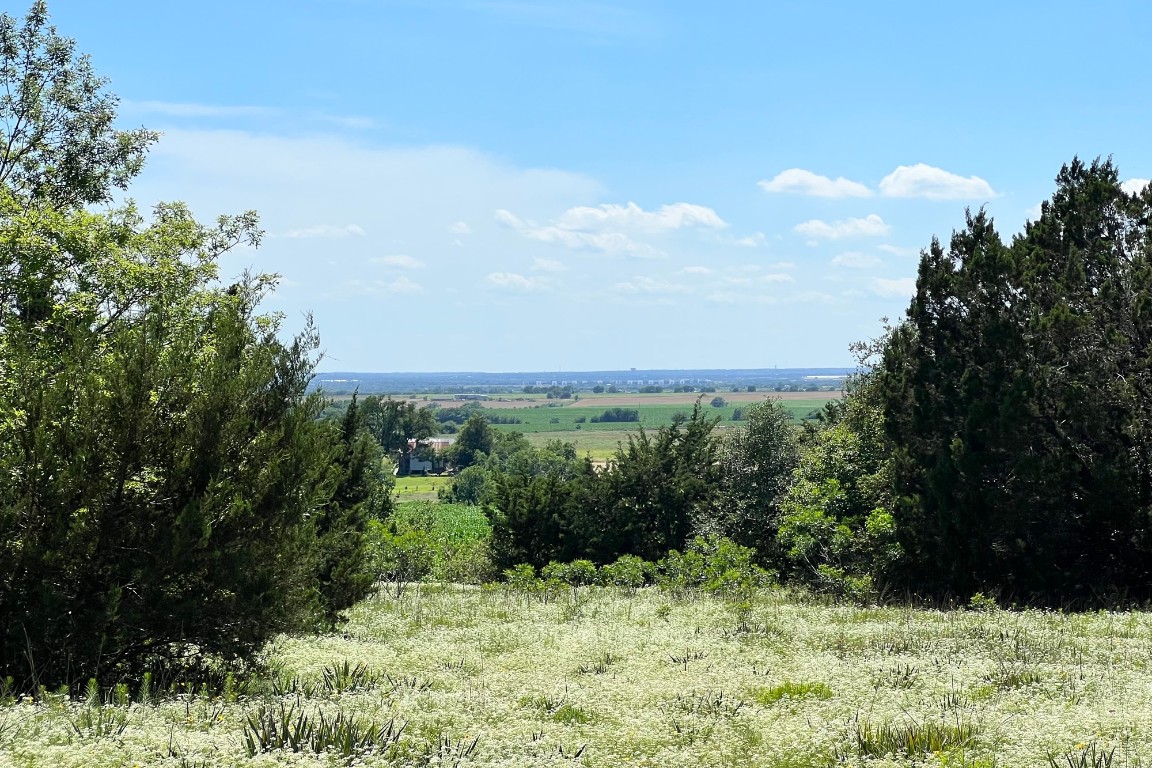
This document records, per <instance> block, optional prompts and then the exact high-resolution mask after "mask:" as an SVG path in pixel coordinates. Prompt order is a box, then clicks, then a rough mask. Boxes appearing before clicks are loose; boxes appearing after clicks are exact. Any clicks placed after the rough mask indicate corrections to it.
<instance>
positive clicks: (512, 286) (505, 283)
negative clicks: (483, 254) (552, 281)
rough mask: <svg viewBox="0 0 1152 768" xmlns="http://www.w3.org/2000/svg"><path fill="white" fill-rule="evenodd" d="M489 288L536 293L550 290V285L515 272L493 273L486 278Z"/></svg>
mask: <svg viewBox="0 0 1152 768" xmlns="http://www.w3.org/2000/svg"><path fill="white" fill-rule="evenodd" d="M484 282H486V283H487V284H488V285H489V286H491V287H493V288H499V289H501V290H506V291H515V292H517V293H535V292H538V291H544V290H547V289H548V284H547V283H546V282H545V281H544V280H541V279H540V278H537V277H525V276H524V275H519V274H516V273H515V272H492V273H490V274H489V275H488V276H487V277H485V278H484Z"/></svg>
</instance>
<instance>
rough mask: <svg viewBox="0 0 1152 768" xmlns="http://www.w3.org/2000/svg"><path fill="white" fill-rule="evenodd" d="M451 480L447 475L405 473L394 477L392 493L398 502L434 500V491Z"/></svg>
mask: <svg viewBox="0 0 1152 768" xmlns="http://www.w3.org/2000/svg"><path fill="white" fill-rule="evenodd" d="M451 482H452V478H451V477H449V476H448V475H442V476H441V475H429V476H428V477H424V476H423V475H406V476H404V477H397V478H396V487H395V488H394V489H393V492H392V493H393V495H394V496H395V497H396V500H397V501H398V502H408V501H434V500H435V499H436V498H437V496H436V492H437V491H439V490H440V488H441V487H443V486H445V485H447V484H449V483H451Z"/></svg>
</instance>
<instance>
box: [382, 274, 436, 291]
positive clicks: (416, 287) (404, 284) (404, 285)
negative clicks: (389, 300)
mask: <svg viewBox="0 0 1152 768" xmlns="http://www.w3.org/2000/svg"><path fill="white" fill-rule="evenodd" d="M373 285H374V287H375V289H376V290H375V291H374V292H382V293H400V294H404V293H406V294H413V293H424V287H423V286H421V285H420V284H419V283H414V282H412V281H411V280H409V279H408V278H407V277H404V276H401V277H398V278H396V279H395V280H393V281H391V282H384V281H383V280H378V281H377V282H376V283H374V284H373Z"/></svg>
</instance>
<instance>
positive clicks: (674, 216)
mask: <svg viewBox="0 0 1152 768" xmlns="http://www.w3.org/2000/svg"><path fill="white" fill-rule="evenodd" d="M556 225H557V226H558V227H561V228H563V229H573V230H582V231H597V230H605V229H632V230H638V231H641V232H663V231H667V230H672V229H683V228H685V227H706V228H710V229H724V228H726V227H727V226H728V222H726V221H724V220H723V219H721V218H720V217H719V216H718V215H717V214H716V211H714V210H712V209H711V208H707V207H705V206H703V205H693V204H691V203H673V204H671V205H662V206H660V208H659V209H658V210H655V211H645V210H644V209H643V208H641V207H640V206H638V205H636V203H631V202H630V203H628V204H627V205H610V204H605V205H600V206H598V207H595V208H592V207H588V206H579V207H576V208H569V209H568V210H567V211H565V212H564V214H563V215H562V216H561V217H560V218H559V219H558V220H557V221H556Z"/></svg>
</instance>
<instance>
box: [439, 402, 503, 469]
mask: <svg viewBox="0 0 1152 768" xmlns="http://www.w3.org/2000/svg"><path fill="white" fill-rule="evenodd" d="M495 441H496V435H495V433H494V431H493V429H492V427H490V426H488V420H487V419H485V418H484V416H483V415H481V414H479V413H474V414H472V415H471V416H470V417H469V418H468V421H466V422H464V426H463V427H461V428H460V432H459V433H458V434H457V435H456V440H455V442H453V443H452V445H451V446H450V447H449V448H448V461H449V463H451V464H452V465H453V466H455V467H457V468H460V469H463V468H465V467H470V466H472V465H473V464H475V463H476V462H478V461H482V460H483V459H484V457H485V456H487V455H488V454H490V453H491V452H492V447H493V445H494V444H495Z"/></svg>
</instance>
